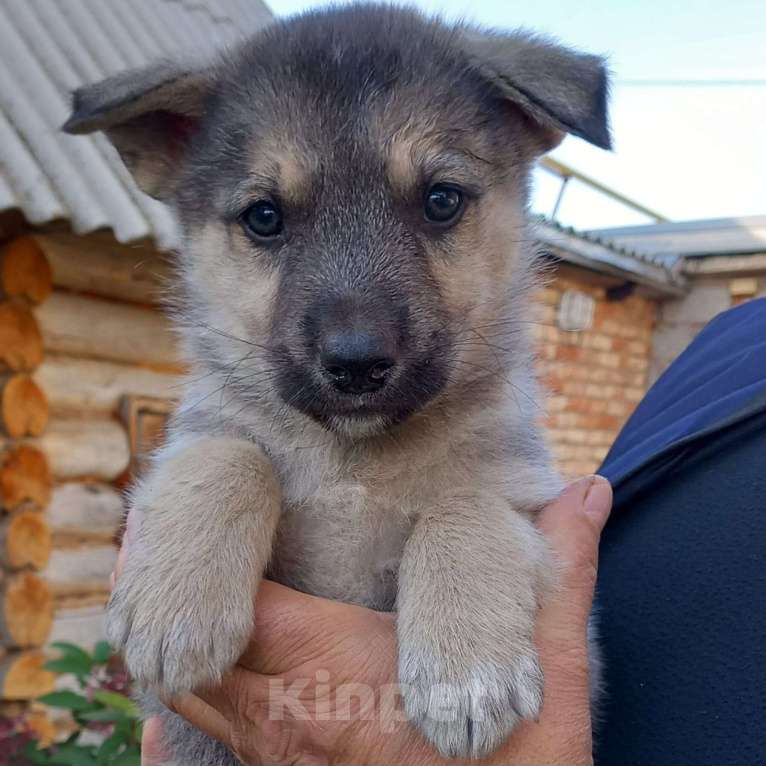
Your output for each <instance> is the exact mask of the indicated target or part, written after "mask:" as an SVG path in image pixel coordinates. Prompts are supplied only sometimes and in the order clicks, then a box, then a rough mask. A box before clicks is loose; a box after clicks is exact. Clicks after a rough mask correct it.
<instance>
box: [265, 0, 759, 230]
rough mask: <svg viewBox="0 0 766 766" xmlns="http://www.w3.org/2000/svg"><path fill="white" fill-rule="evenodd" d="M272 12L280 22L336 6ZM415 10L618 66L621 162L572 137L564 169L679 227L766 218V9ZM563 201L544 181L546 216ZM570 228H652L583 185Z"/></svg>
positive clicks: (743, 4)
mask: <svg viewBox="0 0 766 766" xmlns="http://www.w3.org/2000/svg"><path fill="white" fill-rule="evenodd" d="M267 2H268V3H269V5H270V6H271V8H272V9H273V10H274V11H275V12H276V13H277V14H280V15H284V14H289V13H294V12H296V11H300V10H304V9H306V8H313V7H318V6H321V5H324V4H325V3H323V2H316V1H312V0H267ZM411 4H414V5H416V6H418V7H420V8H423V9H424V10H427V11H435V12H439V13H442V14H444V15H446V16H448V17H453V18H457V17H463V18H467V19H470V20H473V21H478V22H480V23H483V24H486V25H488V26H493V27H504V28H513V27H517V26H525V27H530V28H532V29H535V30H538V31H542V32H546V33H548V34H551V35H554V36H555V37H558V38H559V39H560V40H561V41H563V42H566V43H569V44H571V45H574V46H576V47H579V48H582V49H585V50H588V51H592V52H596V53H602V54H607V55H608V57H609V60H610V65H611V68H612V71H613V74H614V87H613V97H612V128H613V134H614V139H615V151H614V152H612V153H607V152H603V151H600V150H598V149H595V148H593V147H591V146H589V145H587V144H586V143H585V142H584V141H581V140H579V139H576V138H571V137H570V138H567V139H566V140H565V141H564V143H563V144H562V145H561V146H560V147H559V148H558V149H556V151H555V152H553V155H552V156H553V157H555V158H557V159H559V160H561V161H562V162H565V163H567V164H569V165H572V166H573V167H575V168H577V169H578V170H580V171H581V172H583V173H585V174H587V175H589V176H592V177H594V178H596V179H597V180H599V181H601V182H602V183H605V184H607V185H608V186H611V187H612V188H615V189H616V190H618V191H620V192H621V193H623V194H625V195H627V196H628V197H631V198H633V199H635V200H636V201H638V202H641V203H643V204H644V205H646V206H647V207H650V208H653V209H654V210H656V211H658V212H659V213H662V214H664V215H665V216H667V217H668V218H671V219H673V220H688V219H697V218H722V217H729V216H742V215H761V214H764V213H766V0H730V1H729V2H726V0H717V1H715V2H708V1H706V0H675V2H674V1H673V0H537V2H524V3H521V2H514V1H512V0H415V2H414V3H411ZM711 80H712V81H715V84H692V85H690V84H688V81H693V82H694V83H699V82H700V81H703V82H707V81H711ZM646 81H651V82H650V83H647V82H646ZM657 81H660V82H659V83H658V82H657ZM678 81H683V83H679V82H678ZM743 81H745V82H744V83H743ZM748 82H749V84H747V83H748ZM556 191H557V182H555V181H554V179H553V178H552V177H551V176H549V175H548V174H545V173H540V174H539V175H538V183H537V187H536V194H535V203H534V206H535V208H536V209H537V210H539V211H540V212H545V213H550V212H551V210H552V207H553V202H554V200H555V197H556ZM559 219H560V220H561V221H563V222H564V223H569V224H572V225H574V226H578V227H580V228H597V227H603V226H619V225H623V224H632V223H642V222H644V221H645V220H646V219H643V218H642V217H640V216H637V215H636V214H635V213H632V212H630V211H628V210H626V209H625V208H623V207H621V206H618V205H615V204H613V203H610V202H607V201H605V200H604V198H602V197H599V196H598V195H595V194H593V193H592V192H588V191H586V190H584V189H583V187H581V186H579V185H577V184H575V183H572V184H570V187H569V188H568V189H567V192H566V195H565V197H564V203H563V205H562V207H561V209H560V211H559Z"/></svg>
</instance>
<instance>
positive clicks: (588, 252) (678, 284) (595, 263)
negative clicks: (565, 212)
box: [534, 220, 686, 296]
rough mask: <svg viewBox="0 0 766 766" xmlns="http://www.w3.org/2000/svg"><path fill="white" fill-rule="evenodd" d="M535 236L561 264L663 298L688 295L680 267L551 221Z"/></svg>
mask: <svg viewBox="0 0 766 766" xmlns="http://www.w3.org/2000/svg"><path fill="white" fill-rule="evenodd" d="M534 232H535V235H536V239H537V240H538V241H539V242H540V244H541V245H542V246H543V247H544V248H545V249H546V251H547V252H550V253H551V254H552V255H554V256H556V257H558V258H560V259H561V260H564V261H567V262H569V263H572V264H574V265H577V266H582V267H584V268H589V269H593V270H594V271H598V272H601V273H603V274H610V275H612V276H615V277H619V278H622V279H625V280H627V281H630V282H635V283H636V284H640V285H643V286H645V287H647V288H649V289H651V290H653V291H656V292H657V293H660V294H662V295H667V296H679V295H683V294H684V293H685V292H686V280H685V278H684V277H683V275H682V274H681V273H680V269H679V268H678V266H679V264H678V263H676V264H674V266H673V267H668V266H667V265H665V264H663V263H660V262H655V261H654V260H651V259H649V258H647V257H644V256H642V255H641V254H639V253H635V252H631V251H629V250H626V249H620V248H617V247H615V246H612V245H610V244H607V243H604V242H600V241H597V240H595V239H592V238H591V237H589V236H588V235H587V234H582V233H580V232H577V231H575V230H574V229H564V228H563V227H561V226H558V225H556V224H553V223H551V222H550V221H547V220H540V221H538V222H537V223H536V224H535V226H534Z"/></svg>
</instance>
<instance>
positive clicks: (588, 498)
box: [583, 475, 612, 529]
mask: <svg viewBox="0 0 766 766" xmlns="http://www.w3.org/2000/svg"><path fill="white" fill-rule="evenodd" d="M590 479H591V484H590V487H589V488H588V491H587V492H586V493H585V499H584V501H583V510H584V511H585V513H586V514H587V515H588V516H589V517H590V518H591V519H593V521H594V522H596V524H597V525H598V528H599V529H603V527H604V524H606V520H607V519H608V518H609V513H610V512H611V510H612V485H611V484H610V483H609V482H608V481H607V479H605V478H604V477H603V476H598V475H594V476H591V477H590Z"/></svg>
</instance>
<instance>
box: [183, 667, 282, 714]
mask: <svg viewBox="0 0 766 766" xmlns="http://www.w3.org/2000/svg"><path fill="white" fill-rule="evenodd" d="M272 681H274V678H273V676H265V675H260V674H259V673H255V672H253V671H251V670H246V669H245V668H243V667H242V666H241V665H235V666H234V667H233V668H232V669H231V670H230V671H229V672H228V673H226V674H225V675H224V677H223V679H222V681H221V683H220V684H217V685H215V686H209V687H204V688H199V689H195V691H194V694H195V695H196V696H197V697H199V698H200V699H201V700H202V701H203V702H205V703H206V704H207V705H209V706H210V707H211V708H213V709H214V710H216V711H218V712H219V713H220V714H221V715H222V716H223V717H224V718H226V720H227V721H234V720H236V719H237V718H238V717H243V716H244V717H247V716H248V714H249V710H250V708H254V707H255V706H256V705H258V704H264V705H267V704H268V702H269V693H270V690H271V686H270V684H271V683H272Z"/></svg>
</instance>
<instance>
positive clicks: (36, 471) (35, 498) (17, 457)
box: [0, 444, 53, 510]
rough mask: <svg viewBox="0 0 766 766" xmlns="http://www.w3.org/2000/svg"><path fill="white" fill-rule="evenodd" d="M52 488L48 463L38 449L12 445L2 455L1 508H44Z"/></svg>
mask: <svg viewBox="0 0 766 766" xmlns="http://www.w3.org/2000/svg"><path fill="white" fill-rule="evenodd" d="M52 484H53V480H52V478H51V472H50V468H49V466H48V461H47V459H46V457H45V455H44V453H43V452H41V451H40V450H39V449H37V448H36V447H34V446H31V445H29V444H20V445H12V446H10V447H8V448H6V449H5V451H3V452H2V453H0V506H2V507H3V508H5V509H6V510H13V509H14V508H18V507H19V506H20V505H23V504H25V503H30V504H32V505H33V506H35V507H36V508H44V507H45V506H46V505H48V501H49V500H50V495H51V485H52Z"/></svg>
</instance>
